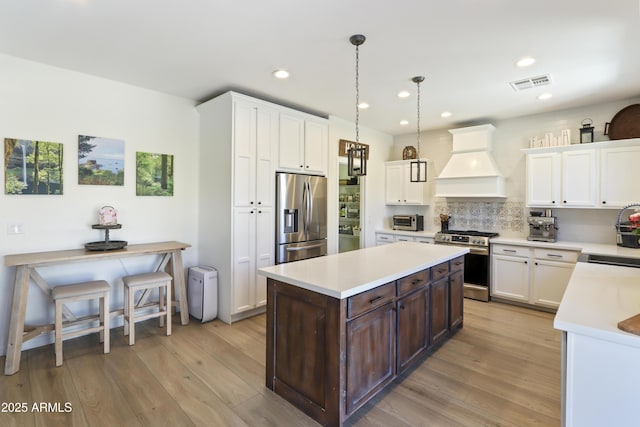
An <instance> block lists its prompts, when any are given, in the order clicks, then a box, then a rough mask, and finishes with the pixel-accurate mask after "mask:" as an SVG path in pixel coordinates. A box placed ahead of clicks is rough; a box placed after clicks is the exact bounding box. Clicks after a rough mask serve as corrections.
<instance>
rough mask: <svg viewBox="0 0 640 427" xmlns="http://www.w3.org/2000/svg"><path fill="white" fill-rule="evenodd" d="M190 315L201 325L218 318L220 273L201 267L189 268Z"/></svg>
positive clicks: (213, 269) (210, 268) (211, 268)
mask: <svg viewBox="0 0 640 427" xmlns="http://www.w3.org/2000/svg"><path fill="white" fill-rule="evenodd" d="M188 294H189V296H188V302H189V314H190V315H191V316H192V317H193V318H195V319H197V320H199V321H200V322H201V323H204V322H208V321H210V320H213V319H215V318H216V317H217V316H218V272H217V271H216V269H215V268H213V267H207V266H203V265H199V266H197V267H191V268H189V290H188Z"/></svg>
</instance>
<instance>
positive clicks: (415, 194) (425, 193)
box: [385, 159, 431, 205]
mask: <svg viewBox="0 0 640 427" xmlns="http://www.w3.org/2000/svg"><path fill="white" fill-rule="evenodd" d="M422 160H424V161H426V162H427V165H428V167H427V175H429V169H431V167H430V166H431V165H430V164H429V163H430V162H429V160H426V159H422ZM410 163H411V161H410V160H398V161H393V162H385V202H386V204H387V205H428V204H429V203H430V201H431V200H430V195H431V194H430V188H431V187H430V182H411V180H410V173H411V164H410Z"/></svg>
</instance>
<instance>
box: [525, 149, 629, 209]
mask: <svg viewBox="0 0 640 427" xmlns="http://www.w3.org/2000/svg"><path fill="white" fill-rule="evenodd" d="M523 151H524V152H525V153H526V165H527V171H526V181H527V182H526V188H527V206H531V207H543V208H546V207H558V208H562V207H566V208H600V209H602V208H604V209H607V208H609V209H619V208H622V207H624V206H627V205H629V204H633V203H638V202H640V186H638V185H636V183H635V181H636V180H635V179H634V173H635V172H634V171H635V169H636V168H637V167H638V166H637V165H639V164H640V138H633V139H625V140H616V141H605V142H596V143H591V144H574V145H566V146H559V147H545V148H533V149H524V150H523Z"/></svg>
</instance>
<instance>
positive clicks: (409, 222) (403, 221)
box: [393, 215, 424, 231]
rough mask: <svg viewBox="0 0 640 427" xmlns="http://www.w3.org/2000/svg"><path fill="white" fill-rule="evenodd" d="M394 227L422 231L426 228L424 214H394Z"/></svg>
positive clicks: (395, 228)
mask: <svg viewBox="0 0 640 427" xmlns="http://www.w3.org/2000/svg"><path fill="white" fill-rule="evenodd" d="M393 229H394V230H407V231H422V230H424V215H394V216H393Z"/></svg>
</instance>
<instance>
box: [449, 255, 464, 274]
mask: <svg viewBox="0 0 640 427" xmlns="http://www.w3.org/2000/svg"><path fill="white" fill-rule="evenodd" d="M449 263H450V267H449V270H451V272H452V273H453V272H454V271H460V270H464V256H460V257H458V258H454V259H452V260H451V261H449Z"/></svg>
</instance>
